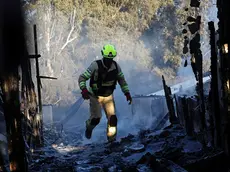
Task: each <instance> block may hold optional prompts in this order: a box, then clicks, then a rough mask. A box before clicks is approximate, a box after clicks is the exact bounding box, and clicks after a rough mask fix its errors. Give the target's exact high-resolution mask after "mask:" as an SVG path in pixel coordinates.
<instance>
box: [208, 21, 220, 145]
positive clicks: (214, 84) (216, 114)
mask: <svg viewBox="0 0 230 172" xmlns="http://www.w3.org/2000/svg"><path fill="white" fill-rule="evenodd" d="M208 25H209V30H210V45H211V74H212V79H211V90H210V91H211V92H210V93H211V95H210V100H211V105H212V106H211V111H210V113H211V115H212V117H213V119H214V128H215V132H214V144H215V146H217V147H221V116H220V107H219V104H220V102H219V93H218V90H219V88H218V79H217V78H218V76H217V53H216V41H215V26H214V22H209V23H208Z"/></svg>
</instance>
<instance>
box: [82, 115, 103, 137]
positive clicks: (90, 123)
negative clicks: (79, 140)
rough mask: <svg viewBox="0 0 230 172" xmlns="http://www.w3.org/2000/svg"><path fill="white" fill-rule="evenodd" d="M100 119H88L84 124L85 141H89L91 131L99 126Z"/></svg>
mask: <svg viewBox="0 0 230 172" xmlns="http://www.w3.org/2000/svg"><path fill="white" fill-rule="evenodd" d="M99 122H100V118H93V119H91V120H90V119H88V120H87V121H86V122H85V124H86V130H85V137H86V138H87V139H90V138H91V136H92V132H93V129H94V128H95V127H96V126H97V125H98V124H99Z"/></svg>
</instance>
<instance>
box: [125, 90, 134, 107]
mask: <svg viewBox="0 0 230 172" xmlns="http://www.w3.org/2000/svg"><path fill="white" fill-rule="evenodd" d="M125 96H126V100H127V101H129V105H130V104H131V103H132V97H131V95H130V93H129V92H128V93H125Z"/></svg>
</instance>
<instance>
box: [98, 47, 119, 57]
mask: <svg viewBox="0 0 230 172" xmlns="http://www.w3.org/2000/svg"><path fill="white" fill-rule="evenodd" d="M101 54H102V56H103V57H104V58H110V59H113V58H114V57H116V56H117V50H116V48H115V47H114V46H113V45H110V44H107V45H105V46H104V47H103V48H102V50H101Z"/></svg>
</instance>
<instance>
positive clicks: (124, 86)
mask: <svg viewBox="0 0 230 172" xmlns="http://www.w3.org/2000/svg"><path fill="white" fill-rule="evenodd" d="M117 68H118V74H117V80H118V83H119V85H120V87H121V90H122V92H123V93H124V95H125V96H126V100H127V101H128V102H129V104H131V103H132V97H131V95H130V92H129V87H128V84H127V82H126V80H125V76H124V74H123V72H122V70H121V67H120V66H119V65H118V64H117Z"/></svg>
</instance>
